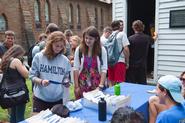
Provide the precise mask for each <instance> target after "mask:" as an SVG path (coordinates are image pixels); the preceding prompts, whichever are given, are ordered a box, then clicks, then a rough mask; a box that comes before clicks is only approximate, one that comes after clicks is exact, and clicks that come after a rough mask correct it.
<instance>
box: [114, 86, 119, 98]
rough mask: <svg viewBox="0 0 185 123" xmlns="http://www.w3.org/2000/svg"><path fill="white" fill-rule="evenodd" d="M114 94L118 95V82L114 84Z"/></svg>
mask: <svg viewBox="0 0 185 123" xmlns="http://www.w3.org/2000/svg"><path fill="white" fill-rule="evenodd" d="M114 95H117V96H119V95H120V84H116V85H115V86H114Z"/></svg>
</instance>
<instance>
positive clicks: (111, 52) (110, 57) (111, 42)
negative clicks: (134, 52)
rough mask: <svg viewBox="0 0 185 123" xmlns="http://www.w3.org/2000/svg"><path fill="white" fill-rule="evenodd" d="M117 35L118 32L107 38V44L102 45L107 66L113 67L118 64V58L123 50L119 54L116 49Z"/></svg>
mask: <svg viewBox="0 0 185 123" xmlns="http://www.w3.org/2000/svg"><path fill="white" fill-rule="evenodd" d="M118 33H119V32H116V33H115V34H112V35H111V36H110V37H109V38H108V40H107V42H105V44H104V47H105V49H106V50H107V61H108V65H109V66H114V65H115V64H116V63H117V62H118V60H119V57H120V55H121V53H122V51H123V48H122V50H121V52H120V51H119V48H118V42H117V38H116V36H117V34H118Z"/></svg>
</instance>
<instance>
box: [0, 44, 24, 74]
mask: <svg viewBox="0 0 185 123" xmlns="http://www.w3.org/2000/svg"><path fill="white" fill-rule="evenodd" d="M24 54H25V50H24V49H23V48H22V47H21V46H20V45H13V46H12V47H11V48H10V49H9V50H8V51H6V52H5V54H4V55H3V58H2V62H1V70H2V71H3V72H4V71H5V70H6V68H7V67H8V64H9V61H10V59H11V58H21V57H23V55H24Z"/></svg>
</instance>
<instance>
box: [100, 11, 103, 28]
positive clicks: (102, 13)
mask: <svg viewBox="0 0 185 123" xmlns="http://www.w3.org/2000/svg"><path fill="white" fill-rule="evenodd" d="M100 17H101V26H100V28H101V29H103V25H104V16H103V9H102V8H101V16H100Z"/></svg>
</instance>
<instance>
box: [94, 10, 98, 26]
mask: <svg viewBox="0 0 185 123" xmlns="http://www.w3.org/2000/svg"><path fill="white" fill-rule="evenodd" d="M94 11H95V27H96V28H98V10H97V8H95V10H94Z"/></svg>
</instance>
